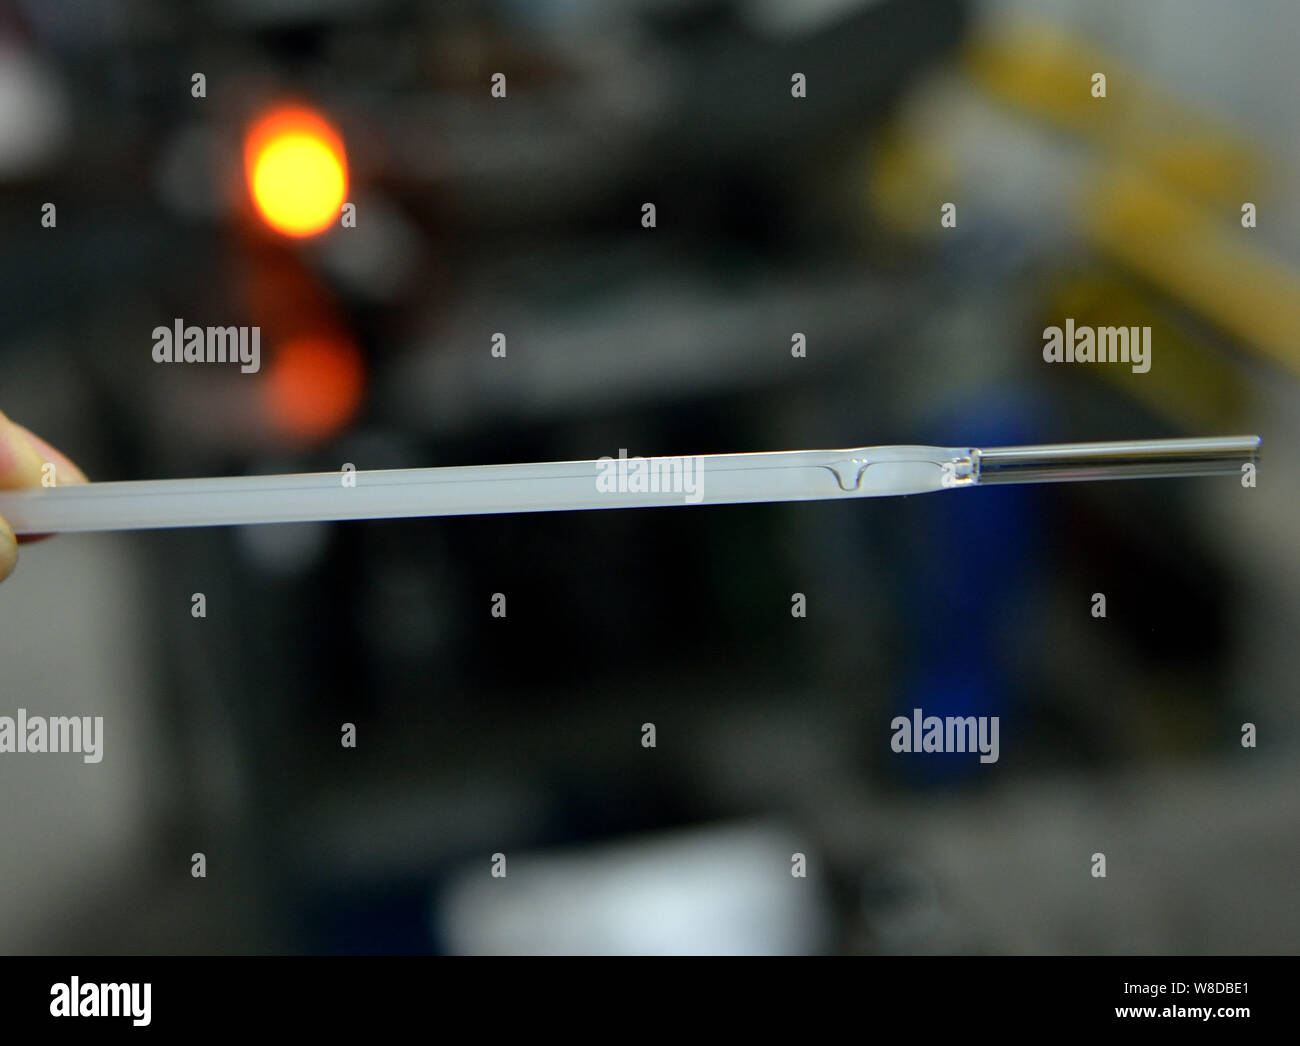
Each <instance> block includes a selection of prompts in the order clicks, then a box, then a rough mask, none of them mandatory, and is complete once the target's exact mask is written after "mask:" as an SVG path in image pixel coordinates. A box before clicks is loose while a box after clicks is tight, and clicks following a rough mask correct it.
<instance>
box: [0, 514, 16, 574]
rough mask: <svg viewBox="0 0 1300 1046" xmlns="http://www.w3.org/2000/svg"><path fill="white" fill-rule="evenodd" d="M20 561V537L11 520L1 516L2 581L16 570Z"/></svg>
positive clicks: (0, 568) (0, 563)
mask: <svg viewBox="0 0 1300 1046" xmlns="http://www.w3.org/2000/svg"><path fill="white" fill-rule="evenodd" d="M17 563H18V539H17V538H15V537H14V532H13V528H12V527H11V526H9V521H8V520H7V519H5V518H4V517H3V516H0V581H3V580H4V579H5V578H7V577H8V576H9V575H10V574H12V573H13V572H14V567H15V566H16V565H17Z"/></svg>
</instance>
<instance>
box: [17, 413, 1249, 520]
mask: <svg viewBox="0 0 1300 1046" xmlns="http://www.w3.org/2000/svg"><path fill="white" fill-rule="evenodd" d="M1258 447H1259V439H1258V437H1254V436H1241V437H1226V438H1218V439H1208V440H1146V441H1137V442H1127V443H1081V444H1052V445H1044V446H1040V447H1008V448H991V449H988V450H980V449H978V448H972V447H928V446H910V445H909V446H882V447H858V448H851V449H846V450H806V451H780V452H775V453H766V454H706V455H698V456H693V457H682V458H676V457H653V458H638V457H627V456H626V455H620V457H618V458H602V459H599V460H593V461H552V462H540V463H535V464H523V465H474V466H464V467H450V468H420V469H394V470H385V471H369V472H365V471H363V472H355V471H341V472H318V473H300V474H293V475H282V476H238V477H230V478H225V479H178V480H146V481H139V482H125V483H89V484H85V485H81V486H67V487H53V488H48V489H34V490H21V491H6V492H0V516H4V517H5V518H6V519H8V520H9V522H10V524H11V525H12V526H13V528H14V531H15V532H16V533H18V534H48V533H63V532H72V531H92V530H142V529H151V528H159V527H202V526H223V525H230V524H246V523H288V522H302V521H311V520H345V519H385V518H396V517H411V516H452V515H478V514H490V513H501V512H553V511H565V510H576V509H606V508H649V507H656V506H670V505H722V504H736V503H742V502H765V501H812V500H834V499H840V498H856V497H883V496H888V495H895V494H922V493H928V492H931V491H938V490H943V489H947V488H955V487H965V486H974V485H977V484H980V483H991V482H992V483H1006V482H1013V483H1017V482H1057V481H1061V480H1086V479H1111V478H1120V477H1125V476H1144V477H1147V476H1163V475H1204V474H1210V473H1214V472H1235V471H1237V470H1238V469H1239V468H1240V464H1241V463H1242V462H1243V461H1247V460H1249V461H1254V460H1255V457H1256V455H1257V453H1258Z"/></svg>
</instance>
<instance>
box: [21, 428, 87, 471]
mask: <svg viewBox="0 0 1300 1046" xmlns="http://www.w3.org/2000/svg"><path fill="white" fill-rule="evenodd" d="M9 424H11V425H12V426H13V427H14V428H16V429H17V430H18V431H19V432H21V433H22V434H23V436H24V437H25V438H26V439H27V442H28V443H30V444H31V447H32V449H33V450H34V451H35V452H36V453H37V454H38V455H39V456H40V457H42V458H43V459H44V460H45V461H49V462H53V463H54V473H55V481H56V483H57V485H58V486H64V485H67V484H72V483H89V482H90V480H88V479H87V478H86V474H85V473H84V472H82V471H81V469H79V468H78V467H77V465H76V463H75V462H74V461H73V460H72V459H71V458H69V457H68V456H67V455H66V454H64V453H63V452H62V451H61V450H58V449H56V448H54V447H52V446H50V445H49V444H48V443H46V442H45V440H43V439H41V437H40V436H38V435H36V433H34V432H32V431H31V429H29V428H27V426H26V425H19V424H18V422H16V421H11V422H10V423H9Z"/></svg>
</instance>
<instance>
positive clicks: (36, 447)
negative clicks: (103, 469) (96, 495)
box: [0, 413, 86, 581]
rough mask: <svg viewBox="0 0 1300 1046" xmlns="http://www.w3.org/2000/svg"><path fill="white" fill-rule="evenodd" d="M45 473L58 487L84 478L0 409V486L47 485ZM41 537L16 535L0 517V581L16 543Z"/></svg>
mask: <svg viewBox="0 0 1300 1046" xmlns="http://www.w3.org/2000/svg"><path fill="white" fill-rule="evenodd" d="M47 465H53V466H54V468H53V470H52V471H51V470H49V469H47V468H46V466H47ZM47 476H50V477H52V478H53V481H54V485H55V486H60V487H62V486H65V485H67V484H69V483H85V482H86V476H85V473H83V472H82V471H81V469H79V468H77V466H76V465H74V464H73V463H72V462H71V461H69V460H68V459H67V458H66V457H64V455H62V454H60V453H59V452H58V451H57V450H55V449H54V448H53V447H51V446H50V445H49V444H48V443H46V442H45V440H43V439H41V438H40V437H39V436H36V435H33V434H32V433H30V432H28V431H27V430H26V429H25V428H23V426H21V425H18V424H15V423H14V422H12V421H10V420H9V419H8V418H7V417H5V415H4V414H3V413H0V490H16V489H18V488H20V487H39V486H42V485H43V484H42V481H43V480H44V485H46V486H48V485H50V480H49V479H47V478H46V477H47ZM41 537H42V535H39V534H32V535H24V536H23V537H21V538H15V537H14V532H13V528H12V527H10V526H9V522H8V521H7V520H6V519H4V518H3V517H0V581H3V580H4V579H5V578H7V577H8V576H9V575H10V574H11V573H12V572H13V569H14V565H15V564H16V563H17V562H18V543H19V542H29V541H38V540H40V538H41Z"/></svg>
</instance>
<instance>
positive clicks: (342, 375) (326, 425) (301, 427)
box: [266, 335, 365, 441]
mask: <svg viewBox="0 0 1300 1046" xmlns="http://www.w3.org/2000/svg"><path fill="white" fill-rule="evenodd" d="M364 385H365V368H364V366H363V364H362V360H361V353H360V352H358V351H357V348H356V346H355V345H353V344H352V342H350V341H347V340H345V339H343V338H339V337H334V336H330V335H307V336H304V337H300V338H295V339H293V340H291V341H288V342H286V343H285V344H284V345H283V346H281V347H280V348H279V350H278V351H277V352H276V354H275V356H274V358H273V359H272V361H271V366H270V372H269V373H268V375H267V386H266V393H267V409H268V411H269V413H270V416H271V420H272V422H273V423H274V425H275V426H276V428H277V429H279V430H280V432H282V433H283V434H284V435H286V436H289V437H291V438H294V439H298V440H303V441H313V440H318V439H322V438H324V437H326V436H330V435H333V434H334V433H335V432H337V431H338V430H339V429H341V428H342V427H343V426H344V425H346V424H347V423H348V422H349V421H351V420H352V418H353V416H354V415H355V414H356V412H357V408H358V407H360V405H361V393H362V389H363V387H364Z"/></svg>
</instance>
